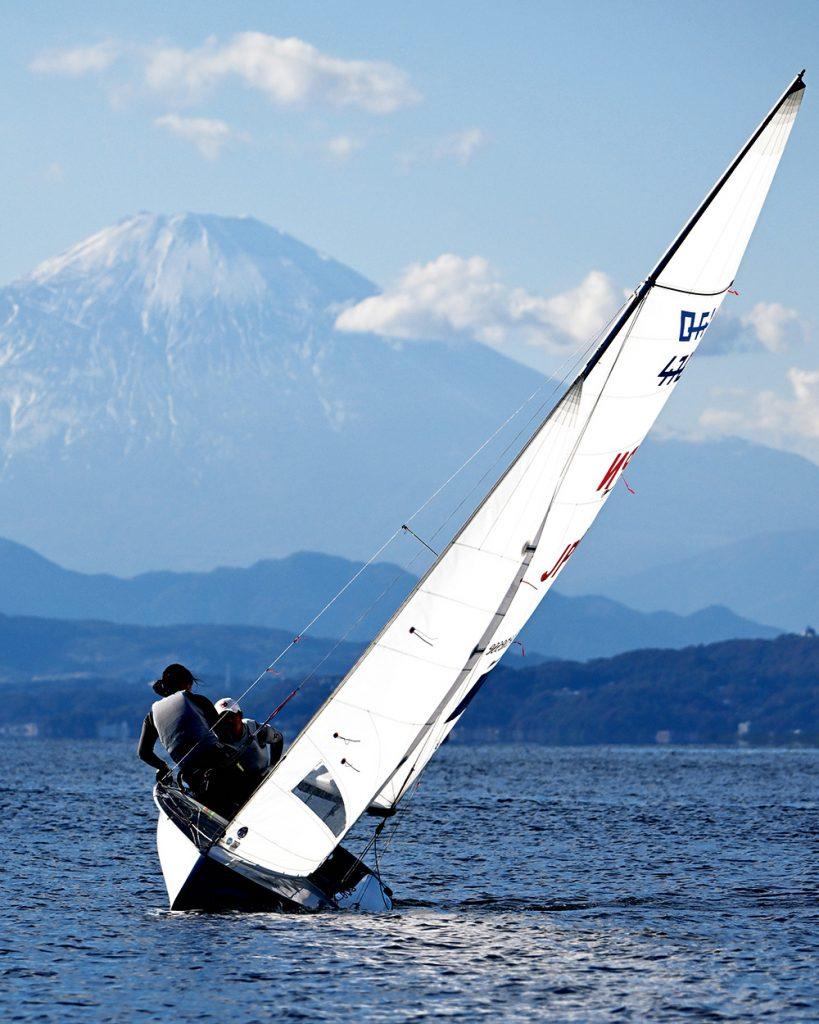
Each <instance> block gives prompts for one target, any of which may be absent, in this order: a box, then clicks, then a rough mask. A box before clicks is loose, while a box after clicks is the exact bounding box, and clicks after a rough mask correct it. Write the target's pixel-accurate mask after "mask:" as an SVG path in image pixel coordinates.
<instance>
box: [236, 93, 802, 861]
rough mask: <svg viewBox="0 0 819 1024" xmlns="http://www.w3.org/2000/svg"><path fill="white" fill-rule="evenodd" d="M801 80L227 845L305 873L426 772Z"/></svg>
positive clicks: (513, 622) (543, 583) (531, 591)
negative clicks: (364, 817) (363, 818)
mask: <svg viewBox="0 0 819 1024" xmlns="http://www.w3.org/2000/svg"><path fill="white" fill-rule="evenodd" d="M803 90H804V85H803V84H802V74H801V73H800V75H797V76H796V78H795V79H794V81H793V82H792V83H791V84H790V85H789V87H788V88H787V89H786V91H785V92H784V93H783V95H782V97H780V99H779V100H778V101H777V103H776V104H775V105H774V107H773V108H772V109H771V111H770V112H769V114H768V115H767V116H766V117H765V118H764V119H763V121H762V122H761V123H760V125H759V127H758V128H757V129H756V131H755V132H754V133H753V135H752V136H751V138H750V139H749V140H748V142H747V143H746V144H745V146H744V147H743V148H742V150H740V152H739V154H738V155H737V157H736V158H735V159H734V160H733V161H732V163H731V164H730V165H729V167H728V169H727V170H726V171H725V172H724V173H723V175H722V176H721V177H720V178H719V180H718V181H717V183H716V184H715V185H714V187H713V188H712V189H711V191H710V192H709V193H708V195H707V196H706V198H705V200H704V201H703V202H702V203H701V204H700V206H699V207H698V208H697V210H696V211H695V213H694V215H693V216H692V217H691V218H690V219H689V220H688V221H687V222H686V224H685V225H684V227H683V228H682V230H681V231H680V232H679V233H678V235H677V236H676V237H675V239H674V241H673V242H672V243H671V245H670V246H669V248H668V249H667V250H666V252H665V253H664V255H663V256H662V258H661V259H660V261H659V262H658V263H657V265H656V266H655V267H654V269H653V270H652V272H651V273H650V274H649V276H648V277H647V278H646V279H645V281H644V282H643V283H642V284H641V286H640V287H639V288H638V289H637V291H636V292H635V294H634V295H633V296H632V297H631V299H630V300H629V301H628V302H627V304H626V306H625V308H624V309H623V311H622V312H621V313H620V314H619V316H618V317H617V318H616V320H615V322H614V323H613V325H612V327H611V328H610V330H609V331H608V332H607V333H606V335H605V337H604V339H603V341H602V342H601V344H600V345H599V346H598V348H597V350H596V351H595V353H594V354H593V355H592V357H591V358H590V359H589V361H588V362H587V363H586V365H585V367H584V368H583V370H582V371H581V372H580V374H579V375H578V377H577V378H576V379H575V381H574V383H573V384H572V386H571V387H570V388H569V389H568V391H567V392H566V393H565V394H564V395H563V397H562V398H561V399H560V400H559V402H558V403H557V405H556V406H555V408H554V409H553V410H552V412H551V413H550V414H549V415H548V416H547V417H546V419H544V420H543V421H542V422H541V423H540V424H539V425H538V427H537V428H536V430H535V431H534V433H533V434H532V436H531V437H530V438H529V440H528V442H527V443H526V445H525V446H524V447H523V449H522V450H521V451H520V452H519V453H518V455H517V456H516V457H515V459H514V460H513V461H512V462H511V463H510V465H509V466H508V467H507V468H506V470H505V471H504V472H503V474H502V475H501V476H500V477H499V479H498V481H497V482H496V483H495V485H494V486H493V487H492V489H491V490H490V491H489V493H488V494H487V495H486V496H485V497H484V498H483V500H482V501H481V502H480V503H479V505H478V506H477V508H476V509H475V511H474V512H473V513H472V515H471V516H470V518H469V519H468V520H467V522H466V523H465V524H464V526H463V527H461V529H460V530H459V531H458V532H457V534H456V535H455V537H454V538H453V539H452V541H451V542H450V543H449V544H448V545H447V547H446V549H445V550H444V552H443V553H442V554H441V555H440V556H439V557H438V558H437V559H436V561H435V562H434V563H433V565H432V566H431V567H430V568H429V570H428V571H427V572H426V573H425V574H424V576H423V577H422V579H421V580H420V581H419V582H418V584H417V585H416V587H415V588H414V590H413V591H412V593H411V594H410V596H409V597H408V598H407V599H406V600H405V601H404V602H403V604H402V605H401V606H400V608H399V609H398V610H397V611H396V613H395V614H394V615H393V616H392V618H391V619H390V621H389V622H388V623H387V625H386V626H385V627H384V628H383V629H382V630H381V632H380V633H379V635H378V636H377V638H376V639H375V640H374V641H373V643H372V644H371V645H370V646H369V647H368V648H367V650H366V652H365V653H364V654H363V655H362V656H361V658H359V660H358V661H357V662H356V664H355V665H354V666H353V668H352V669H351V670H350V671H349V672H348V673H347V675H346V676H345V677H344V679H343V680H342V681H341V683H340V684H339V685H338V687H337V688H336V690H335V691H334V693H333V694H332V695H331V697H330V698H329V699H328V700H327V701H326V702H325V703H324V704H323V705H322V706H321V707H320V708H319V710H318V711H317V712H316V714H315V715H314V716H313V718H312V719H311V720H310V722H309V723H308V725H307V726H306V727H305V729H303V730H302V732H301V733H300V735H299V736H298V737H297V739H296V741H295V742H294V744H293V745H292V747H291V748H290V750H289V751H288V754H287V756H286V757H285V758H284V759H283V760H282V761H281V762H280V763H279V765H278V766H277V767H276V768H275V770H274V771H273V772H272V773H271V775H270V776H269V777H268V778H267V779H266V781H265V782H264V783H263V784H262V786H261V787H260V788H259V789H258V790H257V791H256V793H254V795H253V796H252V797H251V799H250V800H249V801H248V803H247V804H246V805H245V806H244V807H243V808H242V809H241V810H240V811H239V813H238V815H237V816H236V818H235V819H234V821H233V822H231V824H230V826H229V828H228V839H229V840H230V842H231V844H232V845H231V855H235V856H237V857H238V859H240V860H242V859H246V860H247V861H248V863H251V864H256V865H261V866H263V867H265V868H268V869H270V870H273V871H277V872H281V873H285V874H290V875H297V876H301V875H306V874H309V873H310V872H311V871H313V870H315V869H316V868H317V867H318V866H319V864H321V863H322V862H323V861H324V860H325V859H326V858H327V857H328V856H329V854H330V853H331V852H332V850H333V849H334V848H335V846H336V845H337V844H338V843H339V842H340V841H341V839H342V838H343V836H344V834H346V832H347V830H348V829H349V828H351V827H352V825H353V824H354V823H355V821H356V820H357V819H358V818H359V817H360V815H361V814H363V813H364V812H365V811H366V810H367V808H368V807H369V806H370V805H371V804H372V803H373V801H374V800H375V801H377V803H378V805H379V806H380V807H382V808H389V807H390V806H392V805H393V804H394V803H395V802H396V801H397V800H398V799H400V797H401V795H402V794H403V793H404V792H405V790H406V786H407V783H408V782H409V780H410V778H411V777H413V776H417V774H418V773H419V772H420V771H421V770H422V769H423V767H424V765H425V764H426V763H427V762H428V760H429V758H430V757H431V756H432V754H433V753H434V752H435V750H436V749H437V747H438V745H439V744H440V743H441V742H442V740H443V739H444V737H445V736H446V734H447V732H448V731H449V730H450V729H451V728H452V727H453V726H454V725H455V724H456V722H457V721H458V719H459V717H460V715H461V714H462V713H463V710H464V709H465V707H466V706H467V704H468V703H469V700H470V699H471V696H474V693H475V692H477V688H478V687H479V686H480V685H481V684H482V682H483V681H484V679H485V678H486V675H487V673H489V672H490V671H491V670H492V669H493V668H494V667H495V665H496V664H497V663H498V661H499V660H500V658H501V656H502V654H503V653H504V651H506V650H508V648H509V646H510V645H511V644H512V643H513V642H514V640H515V637H516V636H517V634H518V632H519V631H520V629H521V628H522V627H523V625H524V624H525V623H526V622H527V621H528V619H529V618H530V616H531V615H532V613H533V612H534V610H535V609H536V607H537V606H538V604H539V603H540V601H542V599H543V597H544V596H545V595H546V593H547V592H548V591H549V589H550V588H551V586H552V585H553V584H554V581H555V579H556V578H557V576H558V575H559V574H560V572H561V571H562V569H563V568H564V567H565V565H566V563H567V562H568V560H569V559H570V558H571V556H572V554H573V552H574V551H575V550H576V549H577V547H578V545H579V544H580V542H581V541H582V538H583V536H584V535H585V533H586V531H587V530H588V529H589V527H590V526H591V525H592V523H593V522H594V520H595V519H596V517H597V515H598V513H599V512H600V510H601V509H602V507H603V505H604V504H605V502H606V500H607V499H608V496H609V494H610V493H611V492H612V489H613V487H614V484H615V483H616V482H617V480H618V478H619V476H620V475H622V472H623V470H624V469H625V467H626V466H627V465H628V463H629V462H630V460H631V459H632V458H633V457H634V455H635V453H636V451H637V449H638V447H639V446H640V444H641V443H642V441H643V439H644V437H645V436H646V434H647V433H648V431H649V430H650V428H651V426H652V425H653V423H654V421H655V420H656V418H657V416H658V415H659V413H660V412H661V411H662V408H663V406H664V405H665V402H666V401H667V399H668V397H669V395H670V394H671V392H672V391H673V390H674V388H675V387H676V386H677V384H678V383H679V380H680V378H681V376H682V374H683V372H684V370H685V368H686V366H687V364H688V361H689V360H690V358H691V356H692V355H693V353H694V352H695V351H696V348H697V346H698V345H699V343H700V341H701V340H702V337H703V335H704V333H705V332H706V330H707V327H708V326H709V325H710V323H711V322H712V321H713V317H714V316H715V315H716V313H717V311H718V309H719V306H720V304H721V302H722V300H723V298H724V296H725V294H726V291H727V288H728V287H730V282H731V281H733V278H734V276H735V275H736V271H737V268H738V266H739V263H740V260H741V259H742V256H743V254H744V251H745V248H746V245H747V243H748V239H749V237H750V234H751V231H752V230H753V227H754V224H755V223H756V220H757V217H758V215H759V212H760V210H761V207H762V204H763V203H764V200H765V197H766V195H767V193H768V189H769V187H770V184H771V181H772V179H773V175H774V173H775V171H776V168H777V166H778V164H779V160H780V158H781V155H782V152H783V151H784V147H785V144H786V142H787V138H788V135H789V133H790V130H791V127H792V125H793V121H794V118H795V116H796V112H797V108H798V106H799V102H800V100H801V97H802V92H803ZM726 282H729V283H728V284H726ZM322 786H324V787H325V788H324V789H322V788H321V787H322ZM237 838H238V839H240V840H241V850H240V852H239V853H236V839H237Z"/></svg>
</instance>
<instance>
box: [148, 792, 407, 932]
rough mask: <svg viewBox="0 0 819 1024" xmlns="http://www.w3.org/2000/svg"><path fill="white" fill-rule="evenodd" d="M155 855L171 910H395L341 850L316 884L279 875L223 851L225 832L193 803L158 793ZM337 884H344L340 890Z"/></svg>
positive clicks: (377, 884)
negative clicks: (220, 840) (157, 854)
mask: <svg viewBox="0 0 819 1024" xmlns="http://www.w3.org/2000/svg"><path fill="white" fill-rule="evenodd" d="M154 800H155V802H156V805H157V808H158V810H159V820H158V822H157V834H156V839H157V852H158V853H159V862H160V865H161V867H162V875H163V877H164V879H165V887H166V889H167V891H168V900H169V903H170V909H171V910H179V911H226V910H244V911H251V912H259V911H276V912H284V913H297V912H304V911H319V910H341V909H351V910H359V911H365V912H379V911H384V910H391V909H392V900H391V892H390V890H389V889H387V888H386V887H385V886H383V885H382V883H381V882H380V880H379V879H378V878H377V877H376V876H375V875H374V874H373V873H372V872H371V871H370V869H369V868H368V867H367V866H366V865H365V864H363V863H361V862H360V861H358V860H357V859H356V858H354V857H353V856H352V855H351V854H349V853H347V851H345V850H343V849H341V848H339V850H338V851H337V853H336V855H335V857H336V862H335V864H331V865H330V866H329V868H324V870H323V873H322V874H321V875H320V876H319V877H317V878H313V877H310V878H294V877H291V876H288V875H278V874H275V873H273V872H270V871H266V870H265V869H263V868H261V867H258V866H256V865H253V864H248V863H247V862H244V861H240V860H239V859H238V858H236V857H235V855H233V854H231V853H230V851H229V850H228V849H226V848H224V847H223V846H221V845H220V844H219V841H218V839H219V836H220V835H221V833H222V831H223V829H224V826H225V825H226V824H227V822H226V821H224V819H220V818H219V817H218V815H215V814H213V812H210V811H208V810H207V809H206V808H203V807H201V805H198V804H196V802H195V801H193V800H191V799H190V797H188V796H186V795H183V794H181V793H179V792H178V791H176V792H174V791H171V790H167V789H160V788H157V789H155V790H154ZM339 883H340V884H339Z"/></svg>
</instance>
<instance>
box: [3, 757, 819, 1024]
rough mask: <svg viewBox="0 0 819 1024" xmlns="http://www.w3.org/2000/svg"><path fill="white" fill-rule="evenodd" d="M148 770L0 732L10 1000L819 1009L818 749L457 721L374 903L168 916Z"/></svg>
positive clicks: (105, 1008)
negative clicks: (292, 913) (604, 743)
mask: <svg viewBox="0 0 819 1024" xmlns="http://www.w3.org/2000/svg"><path fill="white" fill-rule="evenodd" d="M151 781H152V773H151V772H150V771H149V770H148V769H144V768H143V766H141V765H140V764H139V763H138V762H137V761H136V759H135V757H134V753H133V749H132V744H120V743H114V742H108V743H103V742H100V743H93V742H68V741H66V742H50V741H38V740H29V741H26V740H13V741H10V740H6V741H5V742H4V745H3V746H2V748H0V787H2V788H0V809H1V810H2V825H3V839H4V850H5V856H4V857H3V860H2V864H3V868H2V876H0V906H1V907H2V917H1V918H0V920H1V921H2V925H0V1019H2V1020H3V1021H6V1022H7V1021H59V1022H72V1021H120V1020H121V1021H133V1020H137V1021H138V1020H161V1021H169V1022H173V1024H176V1022H182V1021H219V1022H240V1024H244V1022H249V1021H310V1022H313V1021H316V1022H319V1021H333V1022H336V1021H338V1022H344V1024H351V1022H358V1021H379V1022H383V1021H419V1022H420V1021H438V1020H440V1021H448V1022H473V1021H483V1020H494V1019H497V1020H502V1021H544V1020H548V1021H604V1020H617V1021H628V1020H633V1021H685V1020H692V1021H697V1020H707V1021H722V1020H741V1021H758V1020H770V1021H777V1022H781V1021H808V1020H816V1019H818V1018H819V983H817V963H819V956H818V955H817V954H819V929H817V925H818V924H819V914H818V913H817V908H818V906H819V900H818V899H817V882H819V858H817V852H818V848H817V832H818V831H819V829H818V827H817V825H818V821H819V815H817V796H819V752H817V751H808V750H763V751H756V750H706V749H704V750H691V749H674V748H658V749H650V750H649V749H646V750H642V749H559V750H556V749H549V748H543V747H530V746H490V747H464V746H455V745H451V744H450V745H448V746H446V747H444V748H443V749H442V750H441V751H440V753H439V755H438V757H437V759H436V760H435V761H434V762H433V764H432V765H431V766H430V768H429V769H428V770H427V772H426V774H425V775H424V778H423V781H422V784H421V786H420V788H419V790H418V792H417V794H416V795H415V797H414V799H413V800H412V803H411V804H410V806H409V808H408V810H407V812H406V813H405V814H404V815H403V816H402V817H401V818H399V819H398V820H399V825H398V828H397V831H396V832H395V835H394V838H393V839H392V842H391V845H390V846H389V848H388V849H385V850H384V851H383V854H382V858H381V862H382V863H381V867H382V873H383V876H384V878H385V880H387V881H388V883H389V884H391V885H392V887H393V888H394V890H395V893H396V896H397V898H398V901H399V902H398V906H397V909H396V910H395V911H394V912H393V913H390V914H385V915H381V916H357V915H355V914H352V913H343V914H342V913H336V914H323V915H316V916H299V917H285V916H277V915H271V914H256V915H245V916H242V915H239V914H223V915H204V914H172V913H169V912H168V911H167V910H166V898H165V891H164V888H163V883H162V878H161V875H160V872H159V865H158V862H157V859H156V855H155V848H154V835H153V832H154V825H155V815H154V808H153V804H152V802H151V795H150V784H151ZM366 834H367V833H365V832H360V833H359V834H358V836H357V837H356V839H355V840H354V842H353V843H351V844H350V845H351V846H352V847H353V848H355V844H356V843H358V844H361V843H363V841H364V840H365V838H366ZM388 834H389V828H388V830H387V832H385V837H384V838H385V839H386V838H387V836H388Z"/></svg>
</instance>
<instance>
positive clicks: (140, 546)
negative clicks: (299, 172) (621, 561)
mask: <svg viewBox="0 0 819 1024" xmlns="http://www.w3.org/2000/svg"><path fill="white" fill-rule="evenodd" d="M376 291H377V288H376V286H375V285H374V284H372V283H371V282H369V281H367V280H366V279H365V278H363V277H362V276H361V275H359V274H357V273H355V272H354V271H352V270H350V269H348V268H347V267H345V266H343V265H342V264H340V263H337V262H336V261H335V260H332V259H330V258H328V257H326V256H323V255H321V254H320V253H318V252H316V251H315V250H314V249H311V248H310V247H308V246H306V245H304V244H302V243H301V242H299V241H297V240H296V239H294V238H292V237H290V236H288V235H286V234H283V233H281V232H279V231H277V230H275V229H273V228H270V227H268V226H266V225H264V224H262V223H260V222H259V221H256V220H253V219H251V218H222V217H215V216H198V215H193V214H179V215H174V216H158V215H152V214H147V213H142V214H139V215H137V216H134V217H130V218H128V219H126V220H124V221H122V222H121V223H119V224H117V225H115V226H113V227H110V228H107V229H105V230H103V231H100V232H99V233H98V234H96V235H93V236H92V237H91V238H89V239H87V240H86V241H84V242H82V243H80V244H79V245H77V246H75V247H74V248H72V249H70V250H69V251H67V252H66V253H64V254H63V255H61V256H57V257H56V258H54V259H50V260H47V261H46V262H45V263H43V264H41V265H40V266H39V267H37V268H36V269H35V270H34V271H33V273H31V274H30V275H28V276H27V277H25V278H23V279H22V280H19V281H17V282H15V283H13V284H11V285H9V286H7V287H6V288H4V289H2V291H0V460H1V461H0V533H5V534H7V535H10V536H13V537H15V538H16V539H18V540H20V541H22V542H25V543H27V544H31V545H33V546H35V547H37V548H38V549H39V550H42V551H44V552H47V553H48V554H49V555H51V556H52V557H57V558H60V559H62V560H63V561H66V562H68V563H70V564H72V565H73V566H74V567H76V568H82V569H86V570H93V569H106V570H109V571H112V570H113V571H117V572H132V571H137V570H144V569H157V568H163V569H164V568H187V569H196V568H200V569H201V568H210V567H212V566H213V565H215V564H218V563H220V562H227V563H231V564H243V563H248V562H252V561H254V560H256V559H257V558H258V557H260V556H270V555H282V554H288V553H290V552H291V551H293V550H298V549H300V548H314V549H315V548H317V549H322V550H333V551H338V552H342V553H345V554H361V553H364V552H367V553H368V552H369V551H370V550H371V549H372V547H373V546H374V545H375V543H376V542H377V541H378V540H379V539H381V538H382V537H383V536H384V534H385V533H387V532H390V531H391V529H392V528H393V527H394V525H395V524H396V521H397V522H398V523H399V524H400V522H402V521H403V520H402V518H401V517H402V516H405V515H406V514H407V510H408V509H409V508H410V506H413V505H417V504H419V503H420V501H422V500H423V499H424V498H425V497H426V495H427V493H428V492H429V491H430V490H432V488H433V487H434V486H435V485H436V484H438V483H439V482H440V481H441V479H444V478H445V477H447V476H448V475H449V474H450V472H451V471H452V468H453V467H454V466H456V465H458V464H459V463H460V462H461V461H462V460H463V457H464V455H465V454H466V453H468V452H469V451H470V450H472V449H473V448H474V447H476V445H477V444H479V443H480V442H481V440H483V438H484V437H485V436H486V434H487V433H488V432H489V431H490V430H491V429H492V428H493V427H494V426H496V425H497V423H498V422H499V421H501V420H503V419H504V418H505V417H506V416H507V415H508V412H509V410H510V409H512V408H514V407H515V406H517V405H518V404H519V403H520V401H521V398H522V397H524V396H525V395H526V394H527V393H529V392H531V390H532V382H533V381H534V382H535V386H536V383H537V381H538V380H539V378H538V376H537V375H536V374H534V373H533V372H532V371H531V370H529V369H526V368H525V367H523V366H520V365H519V364H517V363H515V362H513V361H511V360H509V359H505V358H504V357H503V356H501V355H499V354H497V353H495V352H494V351H492V350H490V349H489V348H486V347H484V346H481V345H472V344H463V345H451V344H442V343H437V342H417V343H416V342H412V343H403V344H398V343H392V342H390V341H387V340H385V339H382V338H377V337H374V336H371V335H350V334H341V333H338V332H336V331H335V330H334V328H333V324H334V322H335V319H336V316H337V315H338V312H339V310H340V309H341V308H343V306H344V305H345V304H347V303H353V302H357V301H360V300H361V299H362V298H364V297H366V296H368V295H371V294H373V293H374V292H376Z"/></svg>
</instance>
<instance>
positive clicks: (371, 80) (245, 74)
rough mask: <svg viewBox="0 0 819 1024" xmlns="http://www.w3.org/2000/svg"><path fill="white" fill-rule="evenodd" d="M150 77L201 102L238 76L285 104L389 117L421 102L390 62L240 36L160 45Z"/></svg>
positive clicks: (270, 38) (151, 58) (149, 67)
mask: <svg viewBox="0 0 819 1024" xmlns="http://www.w3.org/2000/svg"><path fill="white" fill-rule="evenodd" d="M145 76H146V80H147V82H148V84H149V85H150V86H151V87H152V88H153V89H156V90H159V91H162V92H166V93H170V94H172V95H175V96H178V97H180V98H184V99H188V100H197V99H199V98H201V97H202V96H204V95H207V94H208V93H209V92H210V91H212V90H213V89H214V88H215V87H216V85H218V84H219V83H220V82H222V81H224V80H226V79H230V78H235V79H238V80H239V81H241V82H243V83H244V84H245V85H247V86H249V87H250V88H252V89H256V90H258V91H259V92H261V93H263V94H264V95H265V96H267V98H268V99H269V100H270V101H271V102H272V103H276V104H278V105H280V106H292V105H294V104H299V103H308V102H320V103H326V104H328V105H330V106H337V107H358V108H360V109H362V110H366V111H368V112H370V113H373V114H389V113H392V112H393V111H395V110H398V109H399V108H401V107H405V106H408V105H409V104H411V103H415V102H417V101H418V100H419V99H420V96H419V94H418V92H417V91H416V90H415V89H414V88H413V87H412V85H411V84H410V81H409V78H408V76H407V75H406V73H405V72H403V71H401V70H400V69H399V68H397V67H395V66H394V65H392V64H388V63H386V62H384V61H371V60H344V59H342V58H340V57H331V56H330V55H329V54H325V53H322V52H321V51H320V50H318V49H317V48H316V47H315V46H312V45H311V44H310V43H306V42H304V40H302V39H296V38H292V37H291V38H288V39H283V38H280V37H278V36H271V35H266V34H265V33H263V32H240V33H238V34H237V35H234V36H233V38H232V39H230V40H229V41H228V42H227V43H226V44H224V45H220V44H219V42H218V41H217V40H216V39H215V38H211V39H208V40H207V41H206V42H205V44H204V45H203V46H201V47H199V48H198V49H192V50H184V49H182V48H180V47H167V46H164V47H160V48H158V49H156V50H155V51H154V52H153V53H152V54H151V55H150V56H149V60H148V63H147V67H146V71H145Z"/></svg>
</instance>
